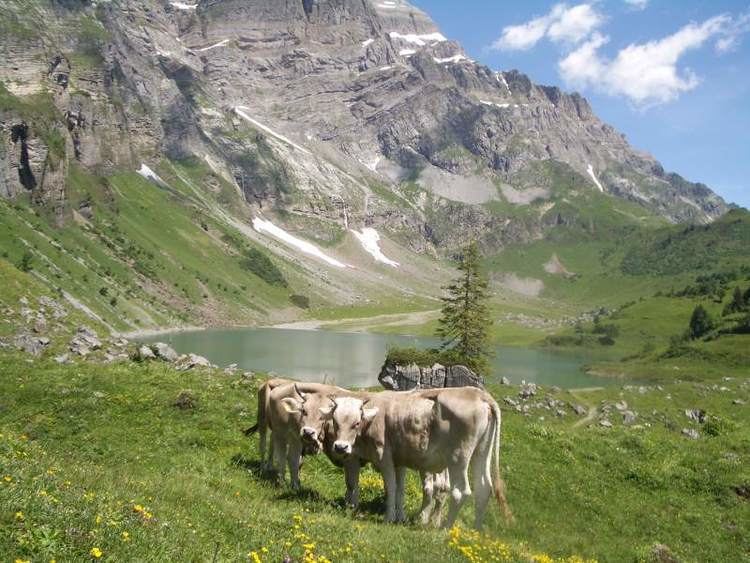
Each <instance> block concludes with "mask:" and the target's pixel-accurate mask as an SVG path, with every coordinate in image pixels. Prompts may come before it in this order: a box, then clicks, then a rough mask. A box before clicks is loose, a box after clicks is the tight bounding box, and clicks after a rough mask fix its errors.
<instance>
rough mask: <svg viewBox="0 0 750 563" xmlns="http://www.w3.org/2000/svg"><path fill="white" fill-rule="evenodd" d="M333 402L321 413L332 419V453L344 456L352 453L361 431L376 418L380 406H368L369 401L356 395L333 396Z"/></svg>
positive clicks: (330, 426)
mask: <svg viewBox="0 0 750 563" xmlns="http://www.w3.org/2000/svg"><path fill="white" fill-rule="evenodd" d="M332 403H333V404H332V405H331V406H329V407H324V408H322V409H321V413H322V414H323V415H324V416H325V417H326V418H328V419H330V425H329V428H330V431H331V433H332V436H331V441H332V442H333V445H332V450H333V451H332V452H331V453H333V455H335V456H337V457H342V458H343V457H347V456H349V455H351V453H352V450H353V448H354V443H355V442H356V440H357V437H358V436H359V433H360V431H361V430H362V428H363V427H364V426H366V425H367V424H368V423H369V422H370V421H371V420H372V419H373V418H375V415H377V414H378V408H377V407H373V408H367V401H362V400H361V399H357V398H355V397H339V398H332Z"/></svg>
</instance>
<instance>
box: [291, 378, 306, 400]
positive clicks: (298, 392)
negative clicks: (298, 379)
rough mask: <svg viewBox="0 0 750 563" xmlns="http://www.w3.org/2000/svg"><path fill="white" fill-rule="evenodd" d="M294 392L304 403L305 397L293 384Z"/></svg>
mask: <svg viewBox="0 0 750 563" xmlns="http://www.w3.org/2000/svg"><path fill="white" fill-rule="evenodd" d="M294 392H295V393H297V396H298V397H299V398H300V399H302V402H303V403H304V402H305V395H304V393H302V391H300V390H299V387H297V384H296V383H295V384H294Z"/></svg>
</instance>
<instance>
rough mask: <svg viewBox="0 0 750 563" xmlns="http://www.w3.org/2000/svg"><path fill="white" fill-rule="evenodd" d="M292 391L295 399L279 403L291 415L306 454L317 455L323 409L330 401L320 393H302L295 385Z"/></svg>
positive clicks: (321, 442)
mask: <svg viewBox="0 0 750 563" xmlns="http://www.w3.org/2000/svg"><path fill="white" fill-rule="evenodd" d="M294 391H295V394H296V395H297V397H286V398H284V399H282V401H281V402H282V404H283V406H284V410H286V412H288V413H289V414H291V415H293V416H292V418H293V420H294V421H295V422H296V424H297V427H298V429H299V435H300V439H301V440H302V444H303V445H304V447H305V451H306V453H317V452H318V451H320V449H321V447H322V445H323V425H324V424H325V421H326V416H325V415H324V413H323V407H326V406H328V405H329V404H330V402H331V401H330V399H328V398H327V397H326V396H325V395H321V394H320V393H303V392H302V391H300V389H299V387H297V385H296V384H295V386H294Z"/></svg>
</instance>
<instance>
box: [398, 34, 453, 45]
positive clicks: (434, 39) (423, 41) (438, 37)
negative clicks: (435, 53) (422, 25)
mask: <svg viewBox="0 0 750 563" xmlns="http://www.w3.org/2000/svg"><path fill="white" fill-rule="evenodd" d="M388 35H390V37H391V39H400V40H401V41H406V42H407V43H413V44H414V45H418V46H420V47H424V46H425V45H427V43H440V42H441V41H448V39H446V37H445V36H444V35H443V34H442V33H439V32H437V31H436V32H435V33H425V34H422V35H417V34H416V33H407V34H405V35H404V34H401V33H399V32H398V31H391V32H390V33H389V34H388Z"/></svg>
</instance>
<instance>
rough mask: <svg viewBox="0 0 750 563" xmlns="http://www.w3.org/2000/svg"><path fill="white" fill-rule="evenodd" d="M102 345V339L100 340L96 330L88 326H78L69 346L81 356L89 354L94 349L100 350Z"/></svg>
mask: <svg viewBox="0 0 750 563" xmlns="http://www.w3.org/2000/svg"><path fill="white" fill-rule="evenodd" d="M101 347H102V341H101V340H99V337H98V336H97V334H96V332H94V331H93V330H91V329H90V328H88V327H86V326H81V327H79V328H78V331H77V332H76V334H75V336H74V337H73V339H72V340H71V341H70V345H69V346H68V348H69V350H70V351H71V352H73V353H74V354H78V355H79V356H88V355H89V354H90V353H91V352H92V351H93V350H99V349H100V348H101Z"/></svg>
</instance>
